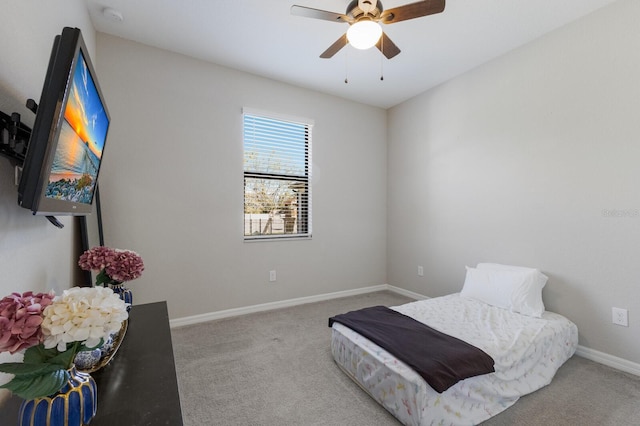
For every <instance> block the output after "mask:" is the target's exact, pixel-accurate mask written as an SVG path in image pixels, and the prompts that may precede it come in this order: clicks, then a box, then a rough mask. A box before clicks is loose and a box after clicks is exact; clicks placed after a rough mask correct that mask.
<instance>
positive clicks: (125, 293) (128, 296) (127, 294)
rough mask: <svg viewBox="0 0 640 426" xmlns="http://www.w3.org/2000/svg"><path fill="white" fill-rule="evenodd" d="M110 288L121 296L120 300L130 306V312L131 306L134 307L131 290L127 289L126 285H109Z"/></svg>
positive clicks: (128, 307)
mask: <svg viewBox="0 0 640 426" xmlns="http://www.w3.org/2000/svg"><path fill="white" fill-rule="evenodd" d="M109 287H111V290H113V292H114V293H116V294H117V295H118V296H120V299H122V300H124V301H125V303H128V304H129V306H127V311H129V310H130V309H131V305H133V293H131V290H129V289H128V288H126V287H125V286H124V284H109Z"/></svg>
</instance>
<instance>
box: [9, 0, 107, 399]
mask: <svg viewBox="0 0 640 426" xmlns="http://www.w3.org/2000/svg"><path fill="white" fill-rule="evenodd" d="M0 10H1V11H2V12H1V14H2V20H1V21H2V24H1V25H0V39H1V40H2V43H0V110H1V111H3V112H5V113H6V114H11V113H12V112H18V113H20V114H21V116H22V121H23V122H24V123H26V124H27V125H29V126H31V125H32V124H33V118H34V115H33V114H32V113H31V112H30V111H29V110H27V108H26V107H25V106H24V105H25V102H26V101H27V99H28V98H32V99H35V100H36V102H38V100H39V99H40V93H41V91H42V83H43V81H44V76H45V74H46V71H47V64H48V62H49V55H50V53H51V46H52V44H53V39H54V37H55V36H56V34H60V33H61V32H62V28H63V27H65V26H70V27H78V28H80V29H81V30H82V34H83V37H84V39H85V43H86V44H87V49H89V52H90V54H91V55H92V57H95V54H94V53H95V31H94V29H93V26H92V25H91V22H90V20H89V15H88V13H87V11H86V6H85V4H84V1H82V0H55V1H46V2H42V1H39V0H20V1H13V0H0ZM94 62H95V61H94ZM96 67H97V64H96ZM13 173H14V168H13V166H12V165H11V163H10V162H9V160H8V159H7V158H6V157H2V156H0V271H2V272H1V273H0V298H2V297H4V296H6V295H8V294H10V293H12V292H14V291H15V292H24V291H28V290H32V291H49V290H52V289H53V290H56V292H57V293H60V292H61V291H62V290H63V289H65V288H69V287H71V286H73V285H75V284H76V283H75V282H74V279H75V276H76V275H77V268H76V266H75V262H76V261H77V259H75V256H76V254H75V250H76V247H75V241H76V238H77V237H76V232H75V226H74V225H75V221H74V219H73V218H71V217H58V219H59V220H60V221H61V222H62V223H63V224H64V225H65V228H64V229H58V228H55V227H54V226H53V225H51V224H49V222H48V221H47V220H46V219H45V218H44V217H41V216H37V217H34V216H32V215H31V212H29V211H28V210H25V209H23V208H21V207H19V206H18V202H17V200H18V192H17V187H16V186H15V185H14V176H13ZM10 358H11V357H9V356H8V354H0V362H4V361H6V360H9V359H10ZM9 377H10V376H8V375H6V374H2V373H0V383H4V382H6V381H7V380H8V378H9ZM8 395H9V392H8V391H6V390H4V389H0V400H2V399H3V398H5V397H7V396H8Z"/></svg>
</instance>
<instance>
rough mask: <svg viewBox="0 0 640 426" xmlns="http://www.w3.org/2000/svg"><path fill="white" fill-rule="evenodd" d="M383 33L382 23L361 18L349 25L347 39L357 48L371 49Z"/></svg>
mask: <svg viewBox="0 0 640 426" xmlns="http://www.w3.org/2000/svg"><path fill="white" fill-rule="evenodd" d="M381 35H382V27H381V26H380V24H378V23H377V22H374V21H370V20H368V19H367V20H360V21H358V22H356V23H355V24H353V25H351V26H350V27H349V30H348V31H347V40H349V43H350V44H351V45H352V46H353V47H355V48H356V49H362V50H364V49H369V48H371V47H373V46H375V45H376V43H377V42H378V40H380V36H381Z"/></svg>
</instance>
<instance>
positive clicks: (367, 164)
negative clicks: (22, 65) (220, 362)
mask: <svg viewBox="0 0 640 426" xmlns="http://www.w3.org/2000/svg"><path fill="white" fill-rule="evenodd" d="M97 49H98V56H99V57H100V64H101V66H102V67H101V71H104V72H101V73H100V78H101V80H100V81H101V85H102V89H103V92H104V93H105V96H106V98H107V103H108V105H109V111H110V113H111V117H112V128H111V129H110V132H109V139H108V142H107V146H106V147H105V154H104V158H105V160H104V165H103V169H102V171H101V177H100V195H101V201H102V212H103V220H104V229H105V242H106V245H110V246H115V247H119V248H128V249H132V250H135V251H137V252H139V253H140V254H141V255H142V257H143V259H144V261H145V265H146V270H145V272H144V274H143V276H142V277H141V278H140V279H138V280H136V281H133V282H131V288H132V289H133V291H134V300H136V301H138V302H139V303H142V302H150V301H156V300H167V301H168V306H169V311H170V316H171V317H172V318H178V317H185V316H190V315H196V314H202V313H209V312H214V311H219V310H224V309H230V308H236V307H245V306H250V305H255V304H260V303H267V302H273V301H280V300H285V299H291V298H296V297H304V296H311V295H318V294H323V293H329V292H334V291H341V290H348V289H354V288H360V287H365V286H370V285H378V284H383V283H385V282H386V193H385V185H386V112H385V111H384V110H382V109H378V108H373V107H368V106H364V105H360V104H357V103H354V102H349V101H345V100H343V99H339V98H335V97H331V96H327V95H322V94H319V93H316V92H312V91H309V90H304V89H300V88H297V87H293V86H289V85H285V84H281V83H277V82H274V81H271V80H268V79H265V78H261V77H256V76H253V75H249V74H245V73H241V72H238V71H234V70H231V69H227V68H223V67H220V66H216V65H213V64H209V63H205V62H201V61H198V60H194V59H191V58H188V57H185V56H181V55H178V54H174V53H170V52H167V51H163V50H160V49H156V48H152V47H148V46H144V45H142V44H138V43H135V42H131V41H126V40H123V39H119V38H116V37H113V36H109V35H105V34H102V33H99V34H98V37H97ZM244 106H246V107H252V108H256V109H261V110H266V111H273V112H277V113H282V114H289V115H295V116H300V117H307V118H311V119H313V120H314V121H315V127H314V129H313V147H312V150H313V239H312V240H310V241H280V242H250V243H245V242H243V237H242V234H243V220H242V219H243V175H242V164H243V160H242V158H243V154H242V124H241V117H242V116H241V109H242V107H244ZM362 212H367V214H366V215H362V214H360V213H362ZM356 218H357V219H358V220H357V221H356V220H354V219H356ZM272 269H275V270H276V271H277V277H278V280H277V281H276V282H275V283H270V282H269V280H268V278H269V270H272Z"/></svg>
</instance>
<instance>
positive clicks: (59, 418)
mask: <svg viewBox="0 0 640 426" xmlns="http://www.w3.org/2000/svg"><path fill="white" fill-rule="evenodd" d="M97 408H98V389H97V386H96V382H95V381H94V380H93V377H91V375H90V374H88V373H83V372H80V371H78V370H77V369H76V367H75V365H74V366H73V367H71V369H69V380H67V383H65V385H64V386H63V387H62V389H60V390H59V391H58V392H57V393H55V394H53V395H50V396H45V397H42V398H35V399H29V400H25V401H24V402H23V403H22V405H21V406H20V414H19V417H18V425H19V426H83V425H88V424H89V422H90V421H91V419H92V418H93V417H94V416H95V415H96V409H97Z"/></svg>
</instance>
